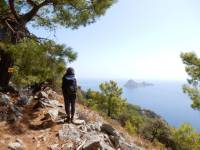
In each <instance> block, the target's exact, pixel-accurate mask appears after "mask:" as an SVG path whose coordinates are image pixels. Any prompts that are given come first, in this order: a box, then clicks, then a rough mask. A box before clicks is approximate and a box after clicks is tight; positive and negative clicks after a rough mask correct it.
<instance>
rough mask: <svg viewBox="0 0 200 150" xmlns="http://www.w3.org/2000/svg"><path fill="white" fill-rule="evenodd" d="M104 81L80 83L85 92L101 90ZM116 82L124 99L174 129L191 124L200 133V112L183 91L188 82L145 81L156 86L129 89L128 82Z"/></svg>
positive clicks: (92, 80) (81, 81)
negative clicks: (157, 115)
mask: <svg viewBox="0 0 200 150" xmlns="http://www.w3.org/2000/svg"><path fill="white" fill-rule="evenodd" d="M104 81H109V80H100V79H99V80H97V79H90V80H87V79H80V80H79V81H78V82H79V85H80V86H81V88H82V89H83V90H87V89H89V88H90V89H93V90H99V84H100V83H102V82H104ZM115 81H116V82H117V83H118V85H119V86H120V87H122V88H123V97H124V98H126V99H127V101H128V102H129V103H132V104H135V105H139V106H140V107H142V108H145V109H150V110H152V111H154V112H156V113H157V114H159V115H160V116H162V117H163V118H164V119H165V120H166V121H167V122H168V123H169V124H170V125H172V126H174V127H179V126H180V125H181V124H183V123H189V124H191V125H192V126H193V127H194V128H195V129H196V130H198V131H200V111H197V110H193V109H192V108H191V107H190V105H191V100H190V98H189V97H188V96H187V94H185V93H183V91H182V85H183V84H185V83H186V82H181V81H148V80H144V81H146V82H150V83H153V84H154V86H147V87H140V88H135V89H127V88H124V87H123V85H124V84H125V83H126V82H127V80H115ZM136 81H137V80H136Z"/></svg>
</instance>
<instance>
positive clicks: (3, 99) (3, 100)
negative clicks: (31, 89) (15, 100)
mask: <svg viewBox="0 0 200 150" xmlns="http://www.w3.org/2000/svg"><path fill="white" fill-rule="evenodd" d="M9 101H10V97H9V96H8V95H6V94H1V96H0V106H7V105H8V103H9Z"/></svg>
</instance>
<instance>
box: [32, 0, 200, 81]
mask: <svg viewBox="0 0 200 150" xmlns="http://www.w3.org/2000/svg"><path fill="white" fill-rule="evenodd" d="M199 8H200V1H199V0H118V3H116V4H115V5H114V6H113V7H112V8H111V9H109V10H108V11H107V13H106V15H105V16H103V17H101V18H100V19H98V20H97V22H96V23H95V24H92V25H90V26H87V27H85V28H84V27H81V28H79V29H78V30H73V31H72V30H69V29H63V28H60V29H57V32H56V34H55V35H56V37H53V35H54V34H53V33H47V32H44V31H43V30H34V32H35V33H36V34H37V35H39V36H43V37H48V38H54V39H55V40H56V41H57V42H59V43H65V44H66V45H68V46H70V47H72V48H73V49H74V50H75V51H76V52H78V59H77V60H76V61H75V62H74V63H72V64H70V66H73V67H74V68H75V70H76V74H77V77H79V78H109V79H116V78H127V79H129V78H132V79H165V80H171V79H173V80H185V79H186V78H187V76H186V73H185V71H184V65H183V64H182V62H181V59H180V53H181V52H186V51H194V52H196V53H199V54H200V51H199V50H200V11H199V10H200V9H199ZM199 56H200V55H199Z"/></svg>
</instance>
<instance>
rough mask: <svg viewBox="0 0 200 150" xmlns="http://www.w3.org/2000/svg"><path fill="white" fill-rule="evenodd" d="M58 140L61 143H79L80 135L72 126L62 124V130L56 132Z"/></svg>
mask: <svg viewBox="0 0 200 150" xmlns="http://www.w3.org/2000/svg"><path fill="white" fill-rule="evenodd" d="M58 136H59V139H60V140H62V141H67V140H73V141H75V142H79V141H80V133H79V131H78V129H77V128H76V127H75V126H74V125H72V124H64V125H63V128H62V129H61V130H59V131H58Z"/></svg>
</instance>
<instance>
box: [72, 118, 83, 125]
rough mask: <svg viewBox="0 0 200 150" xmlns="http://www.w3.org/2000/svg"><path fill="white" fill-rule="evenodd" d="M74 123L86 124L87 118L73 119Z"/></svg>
mask: <svg viewBox="0 0 200 150" xmlns="http://www.w3.org/2000/svg"><path fill="white" fill-rule="evenodd" d="M73 124H75V125H82V124H83V125H84V124H85V120H80V119H74V120H73Z"/></svg>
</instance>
